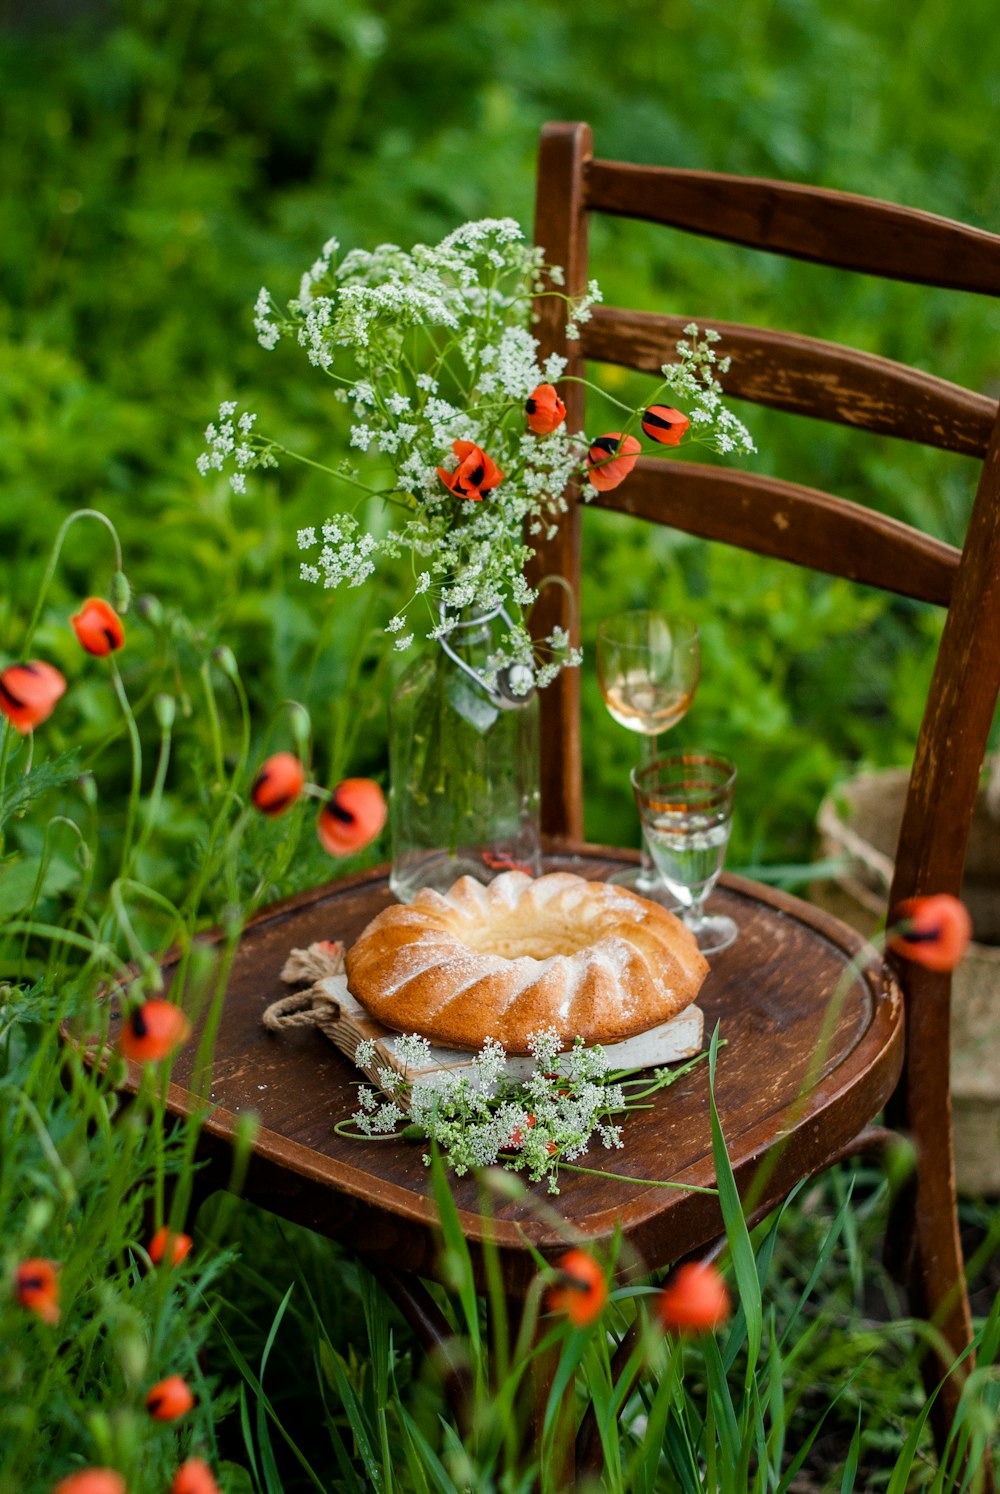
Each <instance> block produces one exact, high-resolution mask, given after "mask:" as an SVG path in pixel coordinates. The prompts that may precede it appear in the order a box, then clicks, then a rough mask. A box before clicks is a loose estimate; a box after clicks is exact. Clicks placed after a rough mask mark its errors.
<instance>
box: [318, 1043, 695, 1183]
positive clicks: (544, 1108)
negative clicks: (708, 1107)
mask: <svg viewBox="0 0 1000 1494" xmlns="http://www.w3.org/2000/svg"><path fill="white" fill-rule="evenodd" d="M395 1047H396V1055H397V1057H399V1058H400V1059H402V1060H403V1062H404V1063H405V1064H406V1066H407V1070H408V1069H409V1067H410V1066H413V1067H415V1068H416V1069H417V1070H421V1069H425V1068H427V1067H428V1065H430V1063H431V1057H432V1050H431V1047H430V1044H429V1042H428V1041H427V1039H426V1038H424V1037H421V1036H420V1035H419V1034H418V1033H411V1034H409V1035H408V1036H404V1037H397V1038H396V1040H395ZM528 1048H529V1051H530V1053H531V1057H532V1060H533V1062H532V1066H531V1071H530V1073H528V1074H527V1075H523V1074H520V1075H518V1076H515V1075H513V1074H511V1072H510V1069H509V1061H508V1055H507V1051H506V1049H505V1048H504V1047H503V1044H502V1043H498V1042H497V1041H496V1040H495V1039H494V1038H487V1039H486V1041H485V1043H484V1044H483V1047H482V1050H481V1052H480V1053H478V1054H477V1055H476V1057H475V1058H474V1059H473V1060H472V1062H471V1064H470V1065H469V1066H468V1067H467V1068H465V1069H463V1070H462V1071H461V1072H451V1073H449V1072H447V1071H442V1070H440V1069H436V1070H435V1073H436V1076H437V1077H436V1080H435V1082H433V1083H426V1082H425V1083H417V1084H412V1085H411V1084H410V1082H409V1080H408V1077H407V1074H406V1073H400V1072H399V1070H398V1069H391V1068H388V1067H379V1064H378V1056H377V1053H376V1048H375V1044H374V1042H372V1041H370V1040H365V1041H363V1042H362V1043H360V1044H359V1045H358V1049H357V1052H356V1054H355V1058H354V1061H355V1063H356V1064H357V1065H358V1066H359V1067H360V1068H365V1069H368V1070H369V1071H374V1073H375V1075H376V1077H377V1079H378V1084H379V1091H380V1092H376V1091H375V1090H373V1089H371V1088H370V1087H369V1086H368V1085H360V1086H359V1088H358V1101H359V1108H358V1110H357V1111H356V1113H355V1114H354V1115H353V1116H352V1117H351V1119H350V1120H349V1121H341V1122H339V1123H338V1124H337V1126H336V1127H335V1130H336V1131H337V1133H338V1135H341V1136H352V1137H355V1138H356V1139H368V1140H375V1139H384V1138H387V1137H396V1138H399V1139H405V1140H412V1141H433V1142H435V1143H436V1144H437V1146H438V1147H439V1149H440V1152H441V1156H442V1160H443V1161H444V1164H445V1166H446V1167H450V1168H453V1169H454V1171H455V1173H456V1174H457V1176H459V1177H462V1176H463V1175H464V1174H465V1173H467V1172H468V1171H469V1170H470V1169H477V1168H482V1167H505V1168H507V1169H508V1170H509V1171H511V1172H521V1171H524V1172H526V1173H527V1175H528V1177H529V1179H530V1180H531V1182H533V1183H537V1182H539V1181H540V1180H541V1179H543V1178H545V1179H547V1181H548V1186H549V1192H550V1193H558V1192H559V1171H560V1168H567V1169H569V1170H570V1171H571V1172H589V1171H591V1169H590V1168H588V1167H584V1166H582V1165H581V1159H582V1158H583V1157H585V1156H586V1155H587V1153H588V1151H589V1149H590V1147H591V1146H592V1145H593V1144H594V1142H595V1139H596V1140H597V1141H599V1143H600V1145H601V1146H602V1147H603V1148H604V1149H606V1150H612V1149H621V1148H622V1147H623V1146H624V1144H625V1143H624V1140H623V1138H622V1127H621V1125H620V1124H619V1123H618V1122H617V1120H616V1119H615V1118H616V1117H618V1116H621V1117H624V1116H626V1115H627V1114H628V1112H629V1111H630V1110H636V1109H643V1108H646V1106H647V1104H648V1101H649V1097H650V1096H651V1095H653V1094H655V1093H656V1092H657V1091H658V1090H662V1089H667V1088H669V1086H670V1085H671V1084H674V1083H676V1081H677V1080H678V1079H681V1078H684V1077H685V1076H686V1075H687V1074H689V1073H690V1072H691V1070H692V1069H694V1068H695V1067H696V1066H697V1065H698V1064H699V1063H701V1062H702V1060H703V1059H705V1058H706V1057H707V1056H708V1055H707V1053H700V1054H698V1055H697V1056H696V1057H694V1058H692V1059H690V1060H689V1061H688V1062H687V1063H685V1064H682V1065H681V1067H680V1068H676V1069H668V1068H659V1069H655V1070H653V1072H652V1073H649V1072H646V1073H642V1072H640V1071H639V1070H636V1069H617V1070H616V1069H615V1068H614V1067H613V1065H612V1063H611V1059H610V1058H609V1056H608V1055H607V1053H605V1051H604V1049H603V1048H601V1047H599V1046H598V1047H593V1048H586V1047H584V1044H583V1039H582V1038H577V1039H576V1041H575V1042H574V1044H573V1046H572V1047H571V1048H569V1049H565V1050H564V1048H563V1039H562V1038H561V1036H560V1035H559V1033H558V1032H556V1031H554V1029H552V1028H543V1029H542V1030H541V1031H539V1032H535V1033H532V1034H531V1036H530V1037H529V1038H528ZM424 1163H425V1165H426V1166H428V1167H429V1166H430V1164H431V1158H430V1154H425V1155H424ZM598 1175H599V1176H601V1177H613V1176H616V1174H613V1173H608V1172H607V1171H606V1170H603V1169H602V1170H601V1172H600V1173H599V1174H598ZM631 1181H635V1180H634V1179H632V1180H631ZM656 1186H669V1185H656ZM695 1191H700V1190H695Z"/></svg>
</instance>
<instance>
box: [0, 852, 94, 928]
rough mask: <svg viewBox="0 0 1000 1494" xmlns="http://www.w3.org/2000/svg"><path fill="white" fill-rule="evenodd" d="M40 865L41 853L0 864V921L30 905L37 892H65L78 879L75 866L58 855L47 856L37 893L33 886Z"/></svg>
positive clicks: (50, 893)
mask: <svg viewBox="0 0 1000 1494" xmlns="http://www.w3.org/2000/svg"><path fill="white" fill-rule="evenodd" d="M41 865H42V858H41V857H40V856H24V857H21V858H20V859H18V860H13V859H12V860H10V861H5V862H4V863H3V864H2V865H0V921H2V920H4V919H7V918H14V917H15V916H16V915H17V914H18V913H23V912H24V911H25V909H27V908H28V907H30V906H31V904H32V902H33V901H34V899H35V897H36V895H37V897H38V898H43V897H53V896H55V895H56V894H57V893H60V892H65V891H66V889H67V888H68V887H72V886H73V884H74V883H75V882H78V881H79V879H80V873H79V870H78V868H77V867H75V866H73V865H72V863H70V862H68V861H64V860H63V858H62V857H61V856H52V857H50V858H49V863H48V866H47V867H46V868H45V872H44V875H43V876H42V883H41V887H40V888H39V889H38V892H37V894H36V891H35V887H36V883H37V882H38V874H39V871H40V869H41Z"/></svg>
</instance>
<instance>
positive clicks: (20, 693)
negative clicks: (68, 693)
mask: <svg viewBox="0 0 1000 1494" xmlns="http://www.w3.org/2000/svg"><path fill="white" fill-rule="evenodd" d="M65 690H66V681H65V680H64V679H63V677H62V675H61V674H60V673H59V671H58V669H55V668H53V666H52V665H51V664H45V663H43V661H42V660H41V659H31V660H30V661H29V662H28V663H27V664H10V665H8V666H7V668H6V669H4V670H2V671H0V713H2V714H3V715H4V716H6V717H7V720H8V721H9V722H10V723H11V725H12V726H13V728H14V730H15V731H19V732H20V733H21V735H22V736H23V735H24V734H25V733H26V732H29V731H34V729H35V727H36V726H41V724H42V722H43V721H47V720H48V718H49V717H50V716H51V715H52V712H53V711H54V710H55V708H56V702H57V701H58V700H59V698H60V696H62V695H63V694H64V693H65Z"/></svg>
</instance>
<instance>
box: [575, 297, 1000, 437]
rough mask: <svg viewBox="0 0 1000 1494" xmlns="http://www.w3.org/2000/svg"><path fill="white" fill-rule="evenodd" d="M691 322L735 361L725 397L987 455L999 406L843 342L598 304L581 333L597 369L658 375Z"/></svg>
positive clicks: (724, 377)
mask: <svg viewBox="0 0 1000 1494" xmlns="http://www.w3.org/2000/svg"><path fill="white" fill-rule="evenodd" d="M692 320H694V321H696V322H697V323H698V324H699V325H700V326H705V325H711V326H712V327H713V328H714V329H715V331H717V332H718V333H719V334H720V336H721V339H722V340H721V342H720V344H719V351H720V353H721V354H724V355H731V357H732V360H733V361H732V365H731V367H730V368H729V370H728V372H727V373H725V374H723V375H720V380H719V381H720V383H721V384H722V386H723V388H724V390H725V392H726V394H727V395H730V396H735V397H736V398H738V399H748V400H752V401H753V402H754V403H755V404H759V405H769V406H771V407H772V408H773V409H778V410H788V411H791V412H793V413H794V414H797V415H811V416H814V417H815V418H817V419H820V420H828V421H833V422H837V423H839V424H841V425H851V426H857V427H860V428H861V429H863V430H868V431H873V432H875V433H877V434H879V435H885V436H898V437H901V438H902V439H903V440H907V441H916V442H920V444H921V445H924V446H936V447H940V448H942V449H944V450H946V451H956V452H960V453H962V454H963V455H964V456H972V457H979V458H982V457H984V456H985V455H986V448H987V446H988V444H989V439H990V433H991V431H992V429H993V423H994V421H995V420H996V417H997V401H996V400H994V399H989V398H988V397H987V396H986V395H983V394H976V393H974V392H973V391H972V390H969V389H964V388H962V386H961V385H959V384H952V383H949V382H948V380H947V379H940V378H937V377H936V376H935V375H933V374H928V373H924V372H923V371H922V370H921V369H917V368H910V367H909V366H908V365H907V364H904V363H895V362H893V361H892V360H891V359H889V358H880V357H878V356H876V355H875V354H873V353H865V352H859V351H858V350H856V349H854V348H848V347H843V346H841V345H840V344H838V343H832V342H824V341H822V340H820V339H818V338H814V337H802V336H799V335H797V334H795V333H791V332H776V331H771V330H768V329H765V328H759V327H745V326H742V325H741V324H740V323H738V322H723V321H718V320H716V319H714V318H712V319H710V321H709V322H706V321H705V320H704V319H700V318H697V317H695V318H693V319H692V318H691V317H690V316H685V317H681V316H661V315H658V314H656V313H654V312H644V311H630V310H623V309H620V308H618V307H613V306H596V307H595V308H594V309H593V311H592V313H591V319H590V321H588V322H586V323H585V324H584V325H583V327H582V328H581V337H580V350H581V352H582V354H583V356H584V357H585V358H589V359H591V360H593V361H594V362H597V363H614V364H618V365H620V366H622V367H626V368H635V369H639V370H640V371H642V372H645V373H651V374H658V373H659V372H660V369H661V368H662V367H663V365H664V364H665V363H673V362H676V358H677V355H676V352H675V348H676V344H677V341H678V339H679V338H681V337H683V335H684V328H685V327H686V326H688V325H689V324H690V322H691V321H692Z"/></svg>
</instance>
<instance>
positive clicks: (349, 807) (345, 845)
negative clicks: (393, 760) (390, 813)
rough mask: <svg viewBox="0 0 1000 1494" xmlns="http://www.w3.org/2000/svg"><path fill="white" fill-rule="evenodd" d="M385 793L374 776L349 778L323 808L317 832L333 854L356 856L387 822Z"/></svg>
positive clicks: (323, 843) (336, 789)
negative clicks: (372, 777)
mask: <svg viewBox="0 0 1000 1494" xmlns="http://www.w3.org/2000/svg"><path fill="white" fill-rule="evenodd" d="M386 812H387V811H386V804H385V795H384V794H383V793H382V790H381V789H380V788H379V786H378V784H377V783H374V782H373V781H372V779H370V778H345V779H344V781H343V783H338V785H337V787H336V788H335V789H334V791H333V793H332V794H331V795H330V798H329V799H328V801H327V802H326V803H325V804H324V805H323V808H322V809H321V810H320V812H319V820H318V822H317V825H316V833H317V835H318V836H319V841H320V845H321V846H322V847H323V849H324V851H326V852H327V854H328V855H330V856H353V855H354V854H355V852H356V851H362V850H364V848H365V846H367V845H370V843H371V842H372V841H373V840H374V839H375V837H376V835H378V833H379V831H380V830H381V829H382V826H383V825H384V824H385V817H386Z"/></svg>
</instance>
